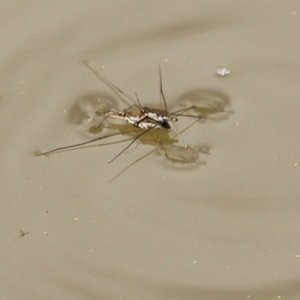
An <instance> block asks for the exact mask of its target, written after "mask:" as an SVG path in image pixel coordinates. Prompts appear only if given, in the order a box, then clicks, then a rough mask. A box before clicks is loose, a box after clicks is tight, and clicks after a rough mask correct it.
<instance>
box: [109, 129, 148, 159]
mask: <svg viewBox="0 0 300 300" xmlns="http://www.w3.org/2000/svg"><path fill="white" fill-rule="evenodd" d="M151 129H153V128H150V129H148V130H146V131H143V132H142V133H141V134H139V135H137V136H136V137H135V138H134V139H133V140H132V142H130V143H129V144H128V146H126V147H125V148H124V149H123V150H122V151H121V152H120V153H119V154H118V155H116V156H115V157H114V158H113V159H112V160H111V161H109V162H108V163H109V164H110V163H111V162H113V161H114V160H115V159H117V158H118V157H119V156H120V155H121V154H122V153H124V152H125V151H126V150H127V149H128V148H129V147H130V146H131V145H132V144H133V143H134V142H135V141H136V140H137V139H138V138H139V137H141V136H142V135H144V134H145V133H147V132H149V131H150V130H151Z"/></svg>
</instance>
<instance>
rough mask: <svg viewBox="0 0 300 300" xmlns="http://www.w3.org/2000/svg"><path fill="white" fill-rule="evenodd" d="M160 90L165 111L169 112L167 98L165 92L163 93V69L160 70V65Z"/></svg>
mask: <svg viewBox="0 0 300 300" xmlns="http://www.w3.org/2000/svg"><path fill="white" fill-rule="evenodd" d="M159 89H160V95H161V97H162V100H163V104H164V107H165V110H166V111H168V108H167V102H166V98H165V95H164V91H163V87H162V79H161V69H160V65H159Z"/></svg>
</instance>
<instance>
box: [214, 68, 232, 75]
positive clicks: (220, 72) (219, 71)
mask: <svg viewBox="0 0 300 300" xmlns="http://www.w3.org/2000/svg"><path fill="white" fill-rule="evenodd" d="M216 74H217V75H218V76H222V77H223V76H226V75H228V74H230V70H228V69H227V68H218V69H217V71H216Z"/></svg>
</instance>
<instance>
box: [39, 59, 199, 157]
mask: <svg viewBox="0 0 300 300" xmlns="http://www.w3.org/2000/svg"><path fill="white" fill-rule="evenodd" d="M85 65H86V67H87V68H88V69H90V70H91V71H92V72H93V73H94V74H95V75H96V76H97V77H98V78H99V79H100V80H101V81H102V82H103V83H104V84H106V85H107V86H108V87H109V88H110V89H111V90H112V91H113V92H114V93H115V94H116V95H117V96H118V97H119V99H121V101H122V102H123V103H124V104H126V105H127V108H126V109H123V110H121V111H118V110H109V111H98V112H96V113H97V114H98V115H100V116H102V117H103V120H102V121H101V122H100V123H99V124H98V125H97V126H96V127H101V126H102V124H103V123H104V122H105V121H106V120H107V119H109V118H112V119H118V120H122V121H124V122H125V123H127V124H131V125H132V126H133V128H135V129H133V130H130V131H127V132H121V133H120V132H119V133H114V134H108V135H103V136H100V137H97V138H94V139H92V140H89V141H86V142H82V143H78V144H73V145H69V146H63V147H59V148H55V149H53V150H50V151H46V152H38V153H36V156H41V155H47V154H50V153H54V152H59V151H61V150H65V149H70V148H75V147H79V146H83V145H86V144H90V143H93V142H96V141H99V140H103V139H106V138H109V137H112V136H116V135H120V134H130V133H136V132H137V133H138V134H137V135H136V136H135V137H134V138H133V140H132V141H131V142H130V143H129V144H128V145H127V146H126V147H125V148H124V149H123V150H122V151H121V152H120V153H119V154H117V155H116V156H115V157H114V158H113V159H112V160H111V161H110V162H109V163H111V162H112V161H114V160H115V159H116V158H117V157H119V156H120V155H121V154H122V153H124V152H125V151H126V150H127V149H128V148H129V147H130V146H131V145H132V144H133V143H134V142H135V141H136V140H137V139H139V138H140V137H142V136H143V135H146V134H147V133H149V132H150V131H151V132H155V131H156V130H161V129H164V130H169V131H170V130H173V131H174V132H175V133H176V136H175V137H178V138H179V140H180V142H181V143H182V144H183V148H188V146H187V144H186V143H185V142H184V141H183V139H182V137H181V136H180V134H179V133H177V132H176V130H175V128H174V127H173V125H172V122H177V121H178V117H179V116H183V117H192V118H196V119H197V120H198V119H200V118H201V117H200V116H195V115H189V114H185V113H186V112H187V111H189V110H192V109H194V108H197V107H196V106H189V107H186V108H183V109H180V110H177V111H175V112H169V111H168V108H167V103H166V99H165V96H164V93H163V87H162V77H161V69H160V68H159V79H160V97H161V102H162V104H163V107H164V108H163V109H160V108H154V107H148V106H142V105H141V103H140V101H139V99H138V97H137V95H136V99H134V98H132V97H131V96H129V95H127V94H126V93H125V92H124V91H122V90H121V89H120V88H118V87H117V86H115V85H114V84H113V83H111V82H110V81H108V80H107V79H106V78H105V77H103V76H102V75H100V74H99V73H98V72H97V71H96V70H94V69H93V68H92V67H91V66H90V65H89V64H88V63H86V64H85ZM128 101H130V103H129V102H128ZM197 120H196V121H197ZM155 137H156V140H157V142H158V143H159V144H160V146H161V147H162V149H163V152H164V154H165V156H166V157H168V154H167V151H165V149H164V146H163V145H162V143H161V141H160V140H159V138H158V135H157V134H156V135H155Z"/></svg>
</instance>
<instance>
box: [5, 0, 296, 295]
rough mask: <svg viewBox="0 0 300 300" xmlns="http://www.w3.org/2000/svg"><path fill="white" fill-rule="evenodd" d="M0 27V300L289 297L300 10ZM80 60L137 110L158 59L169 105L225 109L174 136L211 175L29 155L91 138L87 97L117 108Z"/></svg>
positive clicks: (37, 10)
mask: <svg viewBox="0 0 300 300" xmlns="http://www.w3.org/2000/svg"><path fill="white" fill-rule="evenodd" d="M0 15H1V18H0V29H1V30H0V32H1V33H0V44H1V50H0V62H1V68H0V76H1V77H0V79H1V80H0V97H1V98H0V107H1V110H0V129H1V130H0V132H1V133H0V134H1V148H0V150H1V156H0V157H1V181H0V190H1V202H0V222H1V232H0V239H1V244H0V249H1V259H0V276H1V277H0V278H1V280H0V298H1V299H3V300H4V299H7V300H8V299H31V300H32V299H123V300H125V299H217V300H218V299H222V300H224V299H228V300H229V299H230V300H235V299H248V298H250V299H279V298H280V297H281V299H289V300H291V299H292V300H293V299H299V297H300V257H299V256H300V229H299V227H300V226H299V225H300V221H299V220H300V219H299V211H300V189H299V179H300V176H299V167H300V159H299V154H300V150H299V144H300V143H299V123H300V121H299V111H300V99H299V97H300V96H299V94H300V93H299V92H300V84H299V80H300V75H299V74H300V72H299V69H300V56H299V38H300V33H299V28H300V3H299V1H296V0H294V1H293V0H287V1H266V0H259V1H258V0H252V1H241V0H230V1H77V0H74V1H69V2H66V1H40V0H39V1H2V4H1V11H0ZM86 60H88V61H90V62H91V64H93V66H94V67H95V68H96V69H97V70H99V71H100V72H101V73H102V74H104V75H105V76H106V77H107V78H109V79H110V80H111V81H113V82H114V83H116V84H117V85H118V86H120V87H122V88H123V89H124V90H125V91H126V92H128V93H129V94H131V95H134V92H137V93H138V95H139V98H140V99H141V100H142V101H143V103H147V104H149V103H150V104H151V103H155V104H156V103H158V102H157V101H158V99H159V93H158V64H159V63H160V64H161V67H162V71H163V82H164V90H165V94H166V97H167V101H168V103H169V104H170V105H172V104H176V101H178V99H180V97H181V95H183V94H186V93H193V91H196V90H209V91H211V93H219V94H221V95H224V97H227V98H228V99H229V101H230V106H231V109H232V111H233V112H234V113H232V114H231V115H230V118H229V119H228V120H221V121H218V122H216V121H207V122H204V123H199V124H195V126H193V127H192V128H191V129H190V130H188V131H187V132H185V133H184V134H183V136H184V139H185V140H186V141H187V142H189V143H190V144H192V145H198V144H201V145H207V146H208V147H209V148H210V155H203V154H200V156H201V159H203V160H204V161H205V162H206V164H205V165H201V166H199V167H193V168H176V167H175V166H172V165H170V164H168V163H166V159H165V158H164V157H163V156H160V157H159V156H157V155H156V154H155V153H152V154H151V155H149V156H147V157H146V158H145V159H143V160H141V161H139V162H138V163H136V164H134V165H133V166H132V167H131V168H129V169H128V170H127V171H126V172H124V173H123V174H122V175H121V176H119V177H118V178H117V179H115V180H113V181H112V182H111V183H109V181H110V180H111V179H112V178H113V177H114V176H115V175H116V174H118V173H119V172H120V171H122V170H123V169H124V168H126V167H127V166H128V165H129V164H130V163H132V162H133V161H134V160H136V159H138V158H139V157H142V156H143V155H145V154H147V153H148V152H149V151H151V150H152V149H153V147H152V146H151V145H139V146H138V147H136V148H134V149H132V151H129V153H126V154H124V155H122V156H121V157H120V158H118V159H117V160H116V161H115V162H114V163H112V164H107V162H108V161H109V160H110V159H112V158H113V157H114V156H115V155H116V154H117V153H118V152H119V151H121V150H122V149H123V147H124V144H112V145H107V146H105V147H91V148H88V149H82V150H78V151H69V152H64V153H61V154H57V155H52V156H49V157H35V156H34V155H33V153H34V152H35V151H37V150H49V149H52V148H55V147H57V146H61V145H68V144H72V143H76V142H81V141H85V140H87V139H88V138H90V135H89V134H88V133H87V132H86V130H84V127H83V126H78V124H76V122H74V116H73V115H72V113H74V107H76V105H77V104H78V102H80V101H81V100H82V99H92V98H93V97H96V98H97V97H100V98H101V95H102V96H103V95H109V97H112V98H113V99H115V97H114V95H113V94H112V93H111V92H110V91H109V90H108V89H107V88H106V87H105V86H104V85H103V84H102V83H101V82H100V81H99V80H98V79H97V78H96V77H95V76H94V75H93V74H92V73H91V72H90V71H89V70H87V69H86V68H85V67H84V65H83V61H86ZM219 66H225V67H227V68H229V69H230V70H231V74H230V75H229V76H227V77H217V76H216V75H215V70H216V69H217V68H218V67H219ZM183 122H185V121H183ZM176 126H177V124H176ZM182 126H183V127H184V123H178V128H179V130H181V129H182V128H183V127H182ZM20 230H23V231H25V232H27V231H28V232H29V233H28V234H26V235H25V236H21V237H20V236H19V235H20Z"/></svg>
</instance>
